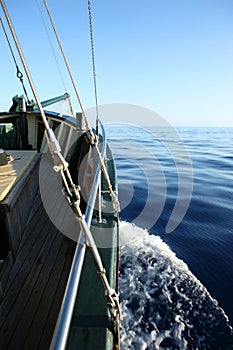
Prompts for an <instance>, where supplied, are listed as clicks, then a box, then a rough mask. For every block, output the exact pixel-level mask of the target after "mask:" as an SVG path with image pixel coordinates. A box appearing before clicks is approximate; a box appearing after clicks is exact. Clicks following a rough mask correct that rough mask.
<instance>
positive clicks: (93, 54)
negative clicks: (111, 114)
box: [88, 0, 99, 135]
mask: <svg viewBox="0 0 233 350" xmlns="http://www.w3.org/2000/svg"><path fill="white" fill-rule="evenodd" d="M88 14H89V29H90V40H91V56H92V73H93V83H94V92H95V108H96V134H97V135H98V128H99V108H98V98H97V83H96V68H95V46H94V36H93V24H92V10H91V0H88Z"/></svg>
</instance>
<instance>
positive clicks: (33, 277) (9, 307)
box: [0, 195, 74, 350]
mask: <svg viewBox="0 0 233 350" xmlns="http://www.w3.org/2000/svg"><path fill="white" fill-rule="evenodd" d="M73 252H74V242H73V241H71V240H70V239H68V238H66V237H65V236H64V235H63V234H62V233H60V232H59V230H58V229H57V228H56V227H55V226H54V225H53V224H52V222H51V221H50V219H49V217H48V216H47V214H46V212H45V209H44V207H43V204H42V201H41V197H40V195H37V198H36V200H35V202H34V206H33V208H32V212H31V215H30V219H29V221H28V224H27V226H26V229H25V232H24V234H23V238H22V241H21V244H20V247H19V250H18V253H17V257H16V261H15V264H14V266H13V269H12V271H11V275H10V277H9V280H8V283H7V286H6V288H5V291H4V295H3V298H2V302H1V304H0V339H1V346H0V348H1V350H4V349H8V350H10V349H12V350H13V349H14V350H15V349H30V350H31V349H43V350H45V349H48V348H49V344H50V341H51V337H52V334H53V330H54V327H55V323H56V319H57V316H58V313H59V309H60V304H61V301H62V298H63V294H64V289H65V286H66V283H67V278H68V274H69V270H70V265H71V261H72V257H73Z"/></svg>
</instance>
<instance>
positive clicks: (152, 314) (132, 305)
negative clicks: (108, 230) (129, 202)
mask: <svg viewBox="0 0 233 350" xmlns="http://www.w3.org/2000/svg"><path fill="white" fill-rule="evenodd" d="M120 231H121V273H120V281H119V289H120V299H121V307H122V312H123V317H124V319H123V321H122V324H121V349H123V350H126V349H127V350H128V349H132V350H149V349H172V350H174V349H224V350H226V349H231V348H232V345H231V344H233V333H232V328H231V327H230V325H229V323H228V319H227V316H226V315H225V313H224V311H223V310H222V309H221V308H220V307H219V306H218V303H217V301H216V300H214V299H213V298H212V297H211V296H210V294H209V293H208V291H207V290H206V288H205V287H204V286H203V285H202V284H201V283H200V281H199V280H198V279H197V278H196V277H195V276H194V275H193V274H192V273H191V271H190V270H189V268H188V266H187V265H186V264H185V263H184V262H183V261H182V260H180V259H178V258H177V257H176V255H175V254H174V253H173V252H172V251H171V249H170V248H169V247H168V245H167V244H166V243H164V242H163V241H162V240H161V238H160V237H158V236H154V235H150V234H149V233H148V231H146V230H143V229H140V228H138V227H136V226H134V225H132V224H129V223H126V222H121V226H120Z"/></svg>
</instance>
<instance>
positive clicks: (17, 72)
mask: <svg viewBox="0 0 233 350" xmlns="http://www.w3.org/2000/svg"><path fill="white" fill-rule="evenodd" d="M0 22H1V25H2V29H3V32H4V34H5V37H6V40H7V43H8V46H9V49H10V52H11V55H12V58H13V60H14V63H15V67H16V76H17V78H19V80H20V82H21V84H22V87H23V91H24V93H25V96H26V98H27V102H28V104H30V100H29V98H28V94H27V90H26V88H25V85H24V82H23V73H22V72H21V71H20V69H19V66H18V64H17V61H16V58H15V55H14V51H13V49H12V46H11V43H10V40H9V37H8V35H7V32H6V28H5V26H4V23H3V21H2V18H1V17H0Z"/></svg>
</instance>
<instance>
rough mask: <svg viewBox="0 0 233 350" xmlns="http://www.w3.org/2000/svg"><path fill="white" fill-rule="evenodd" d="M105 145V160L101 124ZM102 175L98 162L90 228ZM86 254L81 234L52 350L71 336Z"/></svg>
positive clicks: (61, 346) (87, 214)
mask: <svg viewBox="0 0 233 350" xmlns="http://www.w3.org/2000/svg"><path fill="white" fill-rule="evenodd" d="M101 129H102V136H103V144H102V151H101V156H102V157H103V158H104V157H105V154H106V139H105V131H104V128H103V125H102V124H101ZM100 173H101V166H100V164H99V162H98V165H97V168H96V172H95V176H94V180H93V184H92V188H91V192H90V196H89V199H88V203H87V208H86V211H85V217H86V222H87V225H88V227H90V225H91V219H92V214H93V210H94V204H95V200H96V195H97V191H98V184H99V178H100ZM85 252H86V244H85V239H84V237H83V235H82V233H81V232H80V234H79V240H78V243H77V246H76V249H75V253H74V257H73V261H72V265H71V269H70V274H69V278H68V282H67V286H66V290H65V294H64V297H63V301H62V306H61V309H60V313H59V316H58V320H57V324H56V327H55V331H54V335H53V339H52V342H51V345H50V349H51V350H64V349H65V347H66V343H67V340H68V336H69V330H70V324H71V320H72V315H73V311H74V306H75V301H76V296H77V292H78V288H79V282H80V276H81V272H82V267H83V262H84V257H85Z"/></svg>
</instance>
